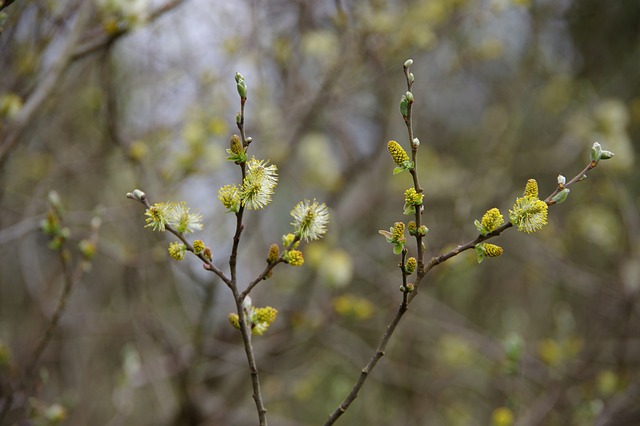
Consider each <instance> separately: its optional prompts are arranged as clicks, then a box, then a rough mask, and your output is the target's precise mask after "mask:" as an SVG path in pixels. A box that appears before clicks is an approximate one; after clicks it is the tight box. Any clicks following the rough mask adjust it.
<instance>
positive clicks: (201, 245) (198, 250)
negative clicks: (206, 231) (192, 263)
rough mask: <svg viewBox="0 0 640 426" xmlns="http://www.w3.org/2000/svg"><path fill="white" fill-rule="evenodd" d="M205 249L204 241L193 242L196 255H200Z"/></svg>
mask: <svg viewBox="0 0 640 426" xmlns="http://www.w3.org/2000/svg"><path fill="white" fill-rule="evenodd" d="M204 249H205V245H204V242H203V241H202V240H195V241H194V242H193V252H194V253H195V254H200V253H202V251H203V250H204Z"/></svg>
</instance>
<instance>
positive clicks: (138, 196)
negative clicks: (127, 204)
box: [127, 189, 147, 201]
mask: <svg viewBox="0 0 640 426" xmlns="http://www.w3.org/2000/svg"><path fill="white" fill-rule="evenodd" d="M127 198H130V199H132V200H136V201H142V200H144V199H145V198H147V194H145V193H144V192H142V191H140V190H139V189H134V190H133V192H128V193H127Z"/></svg>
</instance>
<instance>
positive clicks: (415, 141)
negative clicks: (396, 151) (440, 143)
mask: <svg viewBox="0 0 640 426" xmlns="http://www.w3.org/2000/svg"><path fill="white" fill-rule="evenodd" d="M419 146H420V139H418V138H413V141H411V147H412V148H413V149H418V147H419Z"/></svg>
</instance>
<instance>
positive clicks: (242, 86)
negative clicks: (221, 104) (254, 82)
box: [236, 80, 247, 98]
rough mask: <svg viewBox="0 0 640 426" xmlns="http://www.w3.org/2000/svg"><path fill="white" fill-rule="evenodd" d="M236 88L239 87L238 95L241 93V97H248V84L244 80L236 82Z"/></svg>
mask: <svg viewBox="0 0 640 426" xmlns="http://www.w3.org/2000/svg"><path fill="white" fill-rule="evenodd" d="M236 88H237V89H238V95H240V97H241V98H246V97H247V85H246V84H244V80H243V81H241V82H240V83H238V84H236Z"/></svg>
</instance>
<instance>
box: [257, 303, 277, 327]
mask: <svg viewBox="0 0 640 426" xmlns="http://www.w3.org/2000/svg"><path fill="white" fill-rule="evenodd" d="M277 316H278V310H277V309H276V308H272V307H271V306H265V307H264V308H258V309H256V318H257V320H258V321H259V322H266V323H267V324H271V323H272V322H274V321H275V320H276V317H277Z"/></svg>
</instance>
